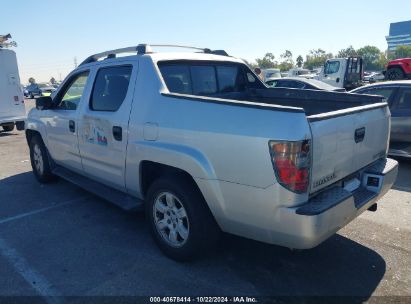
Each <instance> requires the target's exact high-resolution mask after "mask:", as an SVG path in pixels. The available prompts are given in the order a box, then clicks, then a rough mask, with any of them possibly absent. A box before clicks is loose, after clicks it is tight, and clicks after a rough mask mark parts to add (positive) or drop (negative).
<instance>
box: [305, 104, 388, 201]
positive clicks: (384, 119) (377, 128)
mask: <svg viewBox="0 0 411 304" xmlns="http://www.w3.org/2000/svg"><path fill="white" fill-rule="evenodd" d="M365 107H374V108H372V109H368V110H365V109H364V107H359V108H357V110H356V109H355V108H354V109H347V110H341V111H340V113H338V115H336V113H335V112H334V113H333V112H332V113H330V114H329V115H316V116H311V117H309V122H310V126H311V133H312V141H313V142H312V147H313V150H312V151H313V154H312V155H313V156H312V157H313V161H312V173H311V181H312V182H311V189H310V192H311V193H312V192H315V191H318V190H320V189H322V188H324V187H326V186H328V185H330V184H332V183H334V182H336V181H338V180H340V179H342V178H344V177H346V176H348V175H350V174H352V173H354V172H356V171H357V170H359V169H361V168H363V167H365V166H367V165H368V164H370V163H372V162H373V161H375V160H377V159H379V158H381V157H384V156H385V153H386V150H387V146H388V130H389V124H390V112H389V110H388V106H386V105H384V104H381V103H380V104H375V105H369V106H365ZM375 107H376V108H375ZM361 108H362V110H360V109H361ZM334 115H335V116H334Z"/></svg>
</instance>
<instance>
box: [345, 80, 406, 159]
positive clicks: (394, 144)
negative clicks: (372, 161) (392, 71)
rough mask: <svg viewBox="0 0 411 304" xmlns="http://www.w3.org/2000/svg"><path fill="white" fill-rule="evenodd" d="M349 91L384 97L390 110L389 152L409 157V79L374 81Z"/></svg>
mask: <svg viewBox="0 0 411 304" xmlns="http://www.w3.org/2000/svg"><path fill="white" fill-rule="evenodd" d="M351 92H353V93H358V94H371V95H381V96H383V97H384V100H386V101H387V102H388V105H389V107H390V111H391V136H390V150H389V154H390V155H393V156H403V157H408V158H411V80H398V81H390V82H384V83H376V84H372V85H367V86H364V87H361V88H358V89H355V90H353V91H351Z"/></svg>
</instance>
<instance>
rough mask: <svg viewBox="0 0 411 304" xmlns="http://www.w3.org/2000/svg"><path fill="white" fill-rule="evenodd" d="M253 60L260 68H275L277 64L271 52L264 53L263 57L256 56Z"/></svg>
mask: <svg viewBox="0 0 411 304" xmlns="http://www.w3.org/2000/svg"><path fill="white" fill-rule="evenodd" d="M255 61H256V62H257V65H258V66H259V67H260V68H261V69H270V68H276V67H277V66H278V63H277V61H275V56H274V55H273V54H272V53H266V54H265V56H264V57H263V58H257V59H256V60H255Z"/></svg>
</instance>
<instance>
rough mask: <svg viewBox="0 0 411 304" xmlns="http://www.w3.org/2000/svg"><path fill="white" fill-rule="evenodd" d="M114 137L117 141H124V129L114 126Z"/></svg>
mask: <svg viewBox="0 0 411 304" xmlns="http://www.w3.org/2000/svg"><path fill="white" fill-rule="evenodd" d="M113 137H114V139H115V140H117V141H122V140H123V129H122V128H121V127H119V126H113Z"/></svg>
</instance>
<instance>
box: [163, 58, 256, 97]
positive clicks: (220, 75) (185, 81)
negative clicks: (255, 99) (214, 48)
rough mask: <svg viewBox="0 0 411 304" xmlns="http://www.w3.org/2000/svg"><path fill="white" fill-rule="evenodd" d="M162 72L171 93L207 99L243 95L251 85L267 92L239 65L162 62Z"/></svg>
mask: <svg viewBox="0 0 411 304" xmlns="http://www.w3.org/2000/svg"><path fill="white" fill-rule="evenodd" d="M159 68H160V71H161V74H162V76H163V79H164V82H165V83H166V85H167V88H168V90H169V91H170V92H173V93H180V94H193V95H206V96H207V95H215V94H221V93H231V92H243V91H244V90H245V89H246V87H247V84H248V86H249V87H256V88H264V86H262V84H261V83H257V82H256V80H255V78H252V79H249V77H247V78H246V77H245V73H244V70H243V69H242V68H241V65H236V64H232V65H229V64H219V63H215V62H210V63H209V64H205V63H204V62H203V63H201V64H197V63H196V62H193V63H191V62H190V63H187V62H182V63H175V62H160V63H159ZM247 76H248V74H247Z"/></svg>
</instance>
